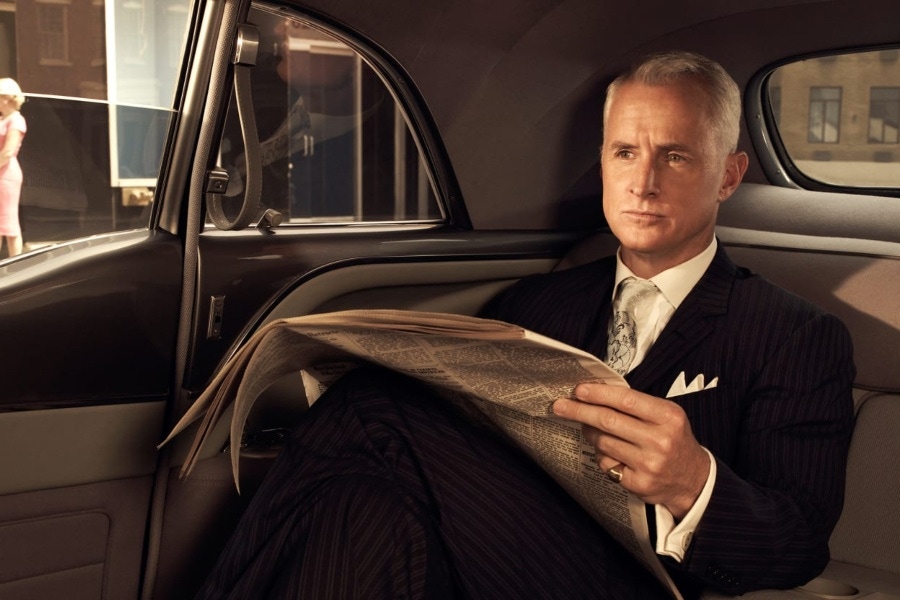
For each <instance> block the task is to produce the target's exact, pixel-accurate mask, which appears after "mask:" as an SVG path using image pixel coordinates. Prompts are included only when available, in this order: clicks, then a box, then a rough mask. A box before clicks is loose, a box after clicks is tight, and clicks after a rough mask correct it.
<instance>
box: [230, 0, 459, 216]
mask: <svg viewBox="0 0 900 600" xmlns="http://www.w3.org/2000/svg"><path fill="white" fill-rule="evenodd" d="M248 22H249V23H252V24H253V25H255V26H256V27H257V28H258V35H259V49H258V53H257V57H256V62H255V66H254V67H253V68H252V71H251V75H250V77H251V97H252V102H253V115H254V120H255V122H256V135H257V136H258V139H259V145H258V147H259V154H260V157H259V158H260V161H261V164H262V192H261V204H262V206H263V207H264V208H268V209H274V210H276V211H277V212H278V213H279V214H280V216H281V223H283V224H295V225H297V224H322V223H328V224H332V223H359V222H369V223H370V222H380V223H384V222H410V221H412V222H422V221H437V220H440V219H441V218H442V213H441V210H440V207H439V204H438V202H437V200H436V196H435V192H434V189H433V185H432V182H431V180H430V178H429V174H428V170H427V169H426V164H425V162H424V161H423V158H422V153H421V151H420V146H419V143H418V140H417V138H416V137H415V136H414V135H413V133H412V130H411V128H410V126H409V123H408V119H407V116H406V113H405V112H404V110H403V107H402V105H401V104H400V102H399V101H398V100H397V97H396V96H395V95H394V94H393V93H392V91H391V89H390V87H389V86H387V85H386V84H385V81H384V79H383V78H382V75H381V73H380V72H379V71H378V70H377V69H376V68H374V67H373V65H372V63H370V62H369V60H368V59H367V57H366V56H364V55H363V54H362V53H361V51H357V50H356V49H355V47H353V46H351V45H350V44H349V43H348V42H346V41H344V40H342V39H341V38H339V37H338V36H337V35H336V34H333V33H330V32H329V31H327V30H325V29H324V28H322V27H321V26H320V25H317V24H316V23H315V22H313V21H310V20H308V19H306V18H303V17H300V16H294V15H290V14H288V13H285V12H283V11H278V12H275V11H274V10H269V9H268V8H266V7H264V6H254V7H253V8H252V9H251V11H250V14H249V17H248ZM240 121H241V120H240V118H239V115H238V112H237V109H236V104H235V98H234V97H232V100H231V104H230V106H229V109H228V116H227V119H226V123H225V126H224V128H223V136H222V142H221V146H220V157H221V158H220V164H221V165H222V167H223V168H224V169H225V171H226V172H227V173H228V184H227V191H226V192H225V194H224V198H222V199H221V200H222V205H223V209H224V211H225V213H227V214H230V215H233V214H234V213H235V212H236V211H238V210H239V209H240V206H241V203H242V201H243V196H244V193H245V189H244V183H245V178H246V161H247V158H246V152H245V147H244V142H243V137H242V133H241V123H240Z"/></svg>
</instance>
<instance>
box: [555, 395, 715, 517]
mask: <svg viewBox="0 0 900 600" xmlns="http://www.w3.org/2000/svg"><path fill="white" fill-rule="evenodd" d="M575 397H576V398H578V400H568V399H564V398H561V399H559V400H557V401H556V402H555V403H554V404H553V412H554V413H556V415H558V416H560V417H563V418H565V419H569V420H572V421H577V422H579V423H582V424H583V425H584V427H583V431H584V436H585V439H586V440H587V441H588V442H589V443H590V444H591V445H592V446H594V448H595V449H596V451H597V464H598V465H599V467H600V469H601V470H603V472H606V471H608V470H609V469H610V468H612V467H615V466H616V465H618V464H619V463H621V464H622V465H624V469H623V477H622V481H621V484H622V486H623V487H624V488H625V489H627V490H628V491H630V492H632V493H634V494H635V495H636V496H638V497H639V498H641V499H642V500H643V501H644V502H647V503H648V504H661V505H663V506H665V507H666V508H667V509H668V510H669V512H671V513H672V515H673V516H674V517H675V518H676V519H677V520H680V519H682V518H683V517H684V516H685V515H686V514H687V512H688V511H689V510H690V509H691V507H692V506H693V505H694V502H695V501H696V500H697V497H698V496H699V495H700V492H701V491H702V490H703V486H704V484H705V483H706V479H707V477H708V476H709V455H708V454H707V453H706V451H705V450H704V449H703V447H702V446H700V444H699V443H698V442H697V440H696V439H695V438H694V434H693V432H692V431H691V424H690V423H689V422H688V419H687V415H686V414H685V412H684V410H682V408H681V407H680V406H678V405H677V404H675V403H674V402H671V401H669V400H663V399H661V398H656V397H654V396H650V395H648V394H644V393H641V392H638V391H637V390H633V389H630V388H626V387H619V386H613V385H605V384H602V383H582V384H580V385H578V387H576V388H575Z"/></svg>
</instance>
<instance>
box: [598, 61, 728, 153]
mask: <svg viewBox="0 0 900 600" xmlns="http://www.w3.org/2000/svg"><path fill="white" fill-rule="evenodd" d="M684 80H689V81H695V82H697V83H698V84H699V86H700V88H701V89H702V90H703V91H704V93H705V94H706V100H707V102H706V108H707V113H708V115H709V118H710V121H711V122H712V127H713V131H714V132H715V135H716V138H717V141H718V142H719V145H720V147H721V148H722V149H723V150H724V151H726V152H728V153H732V152H734V151H736V150H737V144H738V137H739V136H740V132H741V90H740V88H739V87H738V84H737V83H736V82H735V81H734V79H732V77H731V75H729V74H728V72H727V71H725V69H724V68H722V65H720V64H719V63H717V62H716V61H714V60H712V59H709V58H707V57H705V56H702V55H700V54H695V53H693V52H682V51H672V52H662V53H659V54H651V55H650V56H648V57H647V58H645V59H644V60H643V61H641V62H640V63H638V64H637V65H635V66H634V67H632V68H631V69H630V70H628V71H627V72H625V73H623V74H622V75H620V76H619V77H617V78H616V79H615V81H613V82H612V83H611V84H610V85H609V88H607V90H606V102H605V104H604V106H603V126H604V128H605V127H606V120H607V118H608V117H609V107H610V105H611V104H612V100H613V97H615V95H616V92H617V91H618V90H619V88H621V87H622V85H624V84H626V83H631V82H634V83H640V84H643V85H668V84H672V83H676V82H680V81H684Z"/></svg>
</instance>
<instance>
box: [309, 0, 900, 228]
mask: <svg viewBox="0 0 900 600" xmlns="http://www.w3.org/2000/svg"><path fill="white" fill-rule="evenodd" d="M297 4H299V3H297ZM302 4H303V5H304V6H307V7H308V8H309V9H311V10H313V11H315V12H317V13H320V14H321V15H323V16H326V17H328V18H330V19H333V20H335V21H337V22H340V23H344V24H346V25H347V26H348V27H350V28H351V29H354V30H356V31H357V32H359V33H361V34H363V35H364V36H365V37H367V38H369V39H370V40H372V41H374V42H375V43H376V44H377V45H378V46H381V47H382V48H383V49H384V50H385V51H386V52H387V53H388V54H389V55H390V56H391V57H392V58H393V59H394V60H395V61H396V62H397V63H399V64H400V65H401V66H402V67H403V68H404V69H405V70H406V71H407V72H408V73H409V74H410V75H411V77H412V80H413V81H414V82H415V84H416V86H417V87H418V89H419V91H420V92H421V94H422V95H423V97H424V98H425V101H426V103H427V107H428V110H429V111H430V113H431V115H432V117H433V118H434V121H435V123H436V125H437V128H438V130H439V132H440V134H441V136H442V138H443V142H444V144H445V146H446V149H447V152H448V154H449V157H450V160H451V162H452V164H453V168H454V172H455V174H456V177H457V180H458V182H459V185H460V188H461V191H462V194H463V197H464V199H465V203H466V206H467V208H468V211H469V215H470V218H471V220H472V224H473V226H474V227H476V228H478V229H490V228H546V227H563V228H585V227H588V228H590V227H596V226H598V225H600V224H602V214H601V211H600V210H599V205H598V203H599V194H600V185H599V180H598V177H599V176H598V175H597V148H598V146H599V141H600V125H601V118H600V117H601V115H600V103H601V102H602V97H603V91H604V90H605V87H606V85H607V84H608V82H609V81H610V80H611V79H612V78H613V77H614V76H615V74H616V73H617V72H619V71H620V70H621V69H622V68H623V67H624V66H625V65H627V64H628V63H629V62H631V61H632V60H634V59H635V58H636V57H639V56H641V55H643V54H645V53H647V52H650V51H654V50H663V49H672V48H678V49H684V50H693V51H696V52H700V53H703V54H706V55H708V56H710V57H712V58H714V59H716V60H718V61H719V62H721V63H722V65H723V66H724V67H725V68H726V69H727V70H728V71H729V72H730V73H731V74H732V75H733V76H734V77H735V79H736V80H737V82H738V84H739V85H741V87H742V88H743V87H744V86H745V85H746V83H747V82H748V81H749V80H750V78H751V77H752V76H753V75H754V74H755V73H756V72H757V71H759V70H760V69H761V68H763V67H765V66H766V65H769V64H772V63H774V62H776V61H779V60H781V59H783V58H785V57H791V56H801V55H806V54H814V53H816V52H820V51H823V50H828V49H833V48H849V47H857V46H871V45H877V44H889V43H894V44H896V43H898V42H900V34H898V30H897V23H898V22H900V2H896V1H895V0H741V2H734V3H731V2H722V1H719V0H688V1H685V2H671V1H668V2H662V1H658V0H652V1H647V0H642V1H638V2H632V3H622V2H610V1H607V0H529V1H525V0H492V1H491V2H483V1H476V0H462V1H458V0H457V1H453V0H442V1H436V0H390V1H387V2H371V0H304V1H303V3H302ZM750 117H751V118H750V119H749V120H750V121H752V120H753V119H752V115H751V116H750ZM747 120H748V119H746V118H745V123H746V122H747ZM741 148H742V149H744V150H746V151H747V152H748V153H749V154H750V156H751V170H750V172H749V173H748V176H747V178H746V180H747V181H755V182H759V183H763V182H765V181H766V180H765V176H764V175H763V173H762V171H761V170H760V169H759V168H758V167H757V166H754V165H755V164H756V163H757V162H758V161H756V160H755V154H754V152H753V148H752V147H751V144H750V141H749V138H748V137H747V136H746V133H744V134H743V136H742V140H741ZM510 207H514V208H515V209H514V210H511V209H510Z"/></svg>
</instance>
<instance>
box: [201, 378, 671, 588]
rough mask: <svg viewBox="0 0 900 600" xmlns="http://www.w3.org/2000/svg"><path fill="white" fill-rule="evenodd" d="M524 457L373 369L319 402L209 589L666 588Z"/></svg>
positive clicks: (413, 387)
mask: <svg viewBox="0 0 900 600" xmlns="http://www.w3.org/2000/svg"><path fill="white" fill-rule="evenodd" d="M666 597H668V596H667V593H666V592H665V591H664V590H663V589H662V587H661V586H660V585H659V584H658V583H657V582H656V580H655V579H654V578H653V577H652V576H651V575H650V574H649V573H647V572H646V571H645V570H644V569H643V568H642V567H641V566H640V565H639V564H638V563H637V562H636V561H634V560H633V559H632V557H631V556H630V555H629V554H628V553H627V552H626V551H625V550H623V549H622V548H620V547H619V546H618V545H617V543H616V542H615V541H613V540H612V538H610V537H609V536H608V534H607V533H606V532H605V531H604V530H603V529H602V528H601V527H599V526H598V525H597V524H596V523H594V522H593V520H592V519H591V518H590V517H589V516H588V515H587V514H586V513H585V512H584V511H583V510H582V509H581V507H580V506H578V505H577V503H575V501H574V500H572V499H571V498H570V497H569V496H568V494H566V493H565V492H564V491H563V490H562V489H561V488H560V487H559V486H558V485H557V484H556V483H555V482H554V481H553V480H552V479H551V478H550V477H549V476H547V475H546V474H545V473H544V472H543V471H542V470H541V469H540V468H539V467H537V466H536V465H535V464H534V463H533V462H532V461H531V459H530V458H528V457H527V456H526V455H525V454H524V453H523V452H521V451H519V450H518V449H516V448H514V447H513V446H511V445H510V444H509V443H507V442H506V441H505V440H504V439H503V438H501V436H500V435H499V434H496V433H495V432H493V431H492V430H490V429H489V428H488V427H486V426H483V425H478V424H475V423H473V421H472V420H471V419H470V418H468V417H467V416H465V415H463V414H462V413H460V412H459V411H458V410H457V409H456V408H454V407H452V406H451V405H450V404H449V403H448V402H446V401H443V400H441V399H439V398H437V397H436V396H435V394H434V393H433V391H431V390H429V389H428V388H427V387H425V386H423V385H422V384H419V383H417V382H415V381H413V380H411V379H408V378H406V377H403V376H401V375H397V374H395V373H391V372H388V371H384V370H381V369H377V368H375V367H361V368H359V369H357V370H355V371H353V372H351V373H350V374H348V375H347V376H345V377H344V378H343V379H342V380H341V381H339V382H338V383H336V384H335V385H334V386H332V388H331V389H330V390H329V391H328V392H326V394H324V395H323V396H322V398H320V399H319V401H318V402H316V403H315V404H314V405H313V407H312V408H311V409H310V411H309V413H308V414H307V415H306V416H305V417H304V420H303V422H302V423H301V424H300V426H299V427H298V428H297V429H296V430H295V432H294V434H293V436H292V438H291V440H290V441H289V443H288V445H287V446H286V447H285V449H284V450H283V451H282V453H281V455H280V456H279V457H278V459H277V460H276V462H275V464H274V465H273V467H272V470H271V471H270V473H269V474H268V476H267V478H266V480H265V481H264V483H263V485H262V487H261V488H260V489H259V491H258V492H257V494H256V496H255V497H254V499H253V501H252V502H251V504H250V506H249V508H248V510H247V513H246V514H245V515H244V517H243V519H242V520H241V522H240V524H239V525H238V527H237V529H236V531H235V533H234V535H233V536H232V538H231V539H230V540H229V543H228V544H227V545H226V548H225V549H224V551H223V553H222V555H221V556H220V557H219V561H218V563H217V565H216V567H215V568H214V570H213V572H212V573H211V575H210V577H209V578H208V580H207V581H206V583H205V585H204V587H203V589H202V590H201V592H200V594H199V596H198V598H204V599H215V600H222V599H226V598H228V599H238V598H240V599H242V600H245V599H248V598H279V599H281V598H314V599H320V598H321V599H332V598H334V599H344V598H354V599H362V598H365V599H378V598H385V599H388V598H390V599H394V598H437V599H441V598H484V599H503V598H517V599H519V598H521V599H525V598H529V599H530V598H560V599H562V598H565V599H580V598H611V599H619V598H634V599H652V598H666Z"/></svg>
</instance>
